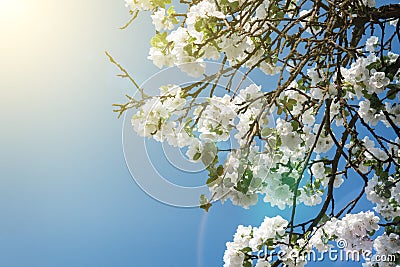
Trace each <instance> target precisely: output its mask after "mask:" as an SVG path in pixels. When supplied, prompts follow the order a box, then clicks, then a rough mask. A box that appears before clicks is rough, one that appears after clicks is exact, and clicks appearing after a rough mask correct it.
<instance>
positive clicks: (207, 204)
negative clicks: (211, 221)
mask: <svg viewBox="0 0 400 267" xmlns="http://www.w3.org/2000/svg"><path fill="white" fill-rule="evenodd" d="M211 206H212V204H211V203H210V202H209V201H208V199H207V197H206V196H205V195H204V194H203V195H201V196H200V208H201V209H204V210H205V211H206V212H208V210H209V209H210V207H211Z"/></svg>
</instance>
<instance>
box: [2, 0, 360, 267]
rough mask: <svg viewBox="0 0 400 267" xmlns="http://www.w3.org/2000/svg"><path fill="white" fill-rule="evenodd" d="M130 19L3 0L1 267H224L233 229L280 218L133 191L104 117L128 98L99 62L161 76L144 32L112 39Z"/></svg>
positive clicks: (105, 3)
mask: <svg viewBox="0 0 400 267" xmlns="http://www.w3.org/2000/svg"><path fill="white" fill-rule="evenodd" d="M128 18H129V15H128V11H127V9H126V8H125V7H124V1H122V0H121V1H115V0H102V1H95V0H87V1H79V0H70V1H51V0H18V1H16V0H0V36H1V37H0V38H1V39H0V55H1V61H0V92H1V94H0V125H1V126H0V127H1V128H0V136H1V138H0V216H1V218H0V266H1V267H3V266H4V267H55V266H57V267H63V266H65V267H67V266H68V267H71V266H74V267H92V266H93V267H94V266H96V267H97V266H99V267H100V266H104V267H117V266H121V267H124V266H132V267H133V266H141V267H147V266H149V267H150V266H165V267H180V266H189V267H192V266H197V267H211V266H222V255H223V252H224V250H225V242H227V241H230V240H231V239H232V235H233V233H234V231H235V229H236V227H237V225H238V224H245V225H248V224H254V225H259V224H260V223H261V221H262V220H263V218H264V216H265V215H268V216H273V215H275V214H276V213H277V210H276V209H272V208H270V207H269V205H265V204H263V203H260V204H259V205H257V206H256V207H255V208H253V209H251V210H243V209H241V208H238V207H233V206H232V205H230V204H229V203H226V204H225V205H223V206H221V205H220V204H216V205H215V207H213V208H212V209H211V210H210V212H209V213H208V214H205V213H204V212H203V210H200V209H195V208H193V209H184V208H175V207H171V206H167V205H164V204H162V203H160V202H157V201H155V200H154V199H152V198H150V197H149V196H147V195H146V194H145V193H144V192H142V191H141V190H140V189H139V187H138V186H137V185H136V184H135V182H134V181H133V179H132V177H131V175H130V173H129V171H128V169H127V167H126V164H125V161H124V156H123V150H122V141H121V132H122V120H118V119H117V118H116V114H114V113H113V112H112V107H111V104H113V103H116V102H121V101H124V98H123V95H124V94H126V93H128V94H132V88H131V86H130V84H128V82H127V81H124V80H122V79H120V78H118V77H115V75H116V74H117V73H118V71H117V70H116V69H115V67H114V66H113V65H111V63H109V62H108V60H107V58H106V57H105V55H104V51H106V50H107V51H109V52H110V53H111V54H112V55H113V56H114V57H115V58H116V59H117V60H118V61H119V62H120V63H121V64H122V65H124V66H125V67H126V68H127V69H128V70H129V72H130V73H132V74H133V76H134V77H135V79H136V80H137V81H138V82H139V83H141V82H143V81H145V80H146V79H147V78H148V77H150V76H151V75H152V74H154V73H155V72H156V71H157V70H158V69H157V68H155V67H154V66H153V65H152V64H151V62H149V61H147V60H146V58H147V53H148V47H149V42H148V40H149V39H150V37H151V35H152V30H151V22H150V20H149V19H148V18H145V17H140V18H139V19H138V21H136V22H135V23H134V24H133V25H132V26H131V27H130V28H128V29H127V30H125V31H121V30H118V27H120V26H122V25H123V24H124V23H125V22H126V21H127V20H128ZM255 80H257V77H256V79H255ZM137 166H138V168H140V162H138V163H137ZM343 190H347V191H343V198H345V195H346V194H347V192H348V191H349V190H348V189H343ZM363 203H364V204H362V205H361V207H363V206H366V205H368V204H367V202H365V201H364V202H363ZM310 211H311V210H310V209H305V208H303V207H300V209H299V211H298V218H299V219H300V218H301V217H304V218H305V217H307V216H309V214H310ZM311 212H312V211H311ZM285 214H286V215H287V211H286V212H284V213H283V215H285ZM314 266H318V264H315V265H314ZM337 266H339V265H337ZM346 266H347V265H346Z"/></svg>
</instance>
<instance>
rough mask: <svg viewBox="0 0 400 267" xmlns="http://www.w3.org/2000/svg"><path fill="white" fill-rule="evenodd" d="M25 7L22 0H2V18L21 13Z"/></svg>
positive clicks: (0, 5) (0, 18)
mask: <svg viewBox="0 0 400 267" xmlns="http://www.w3.org/2000/svg"><path fill="white" fill-rule="evenodd" d="M23 9H25V8H24V3H23V1H20V0H0V20H3V19H6V18H7V19H8V18H11V17H15V16H16V15H19V14H20V13H21V12H22V10H23Z"/></svg>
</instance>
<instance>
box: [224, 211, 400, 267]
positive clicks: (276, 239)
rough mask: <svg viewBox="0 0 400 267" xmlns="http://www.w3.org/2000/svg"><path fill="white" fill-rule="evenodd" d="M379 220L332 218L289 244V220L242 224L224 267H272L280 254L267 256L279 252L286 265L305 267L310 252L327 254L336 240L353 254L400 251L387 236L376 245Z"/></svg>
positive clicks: (351, 216) (363, 215)
mask: <svg viewBox="0 0 400 267" xmlns="http://www.w3.org/2000/svg"><path fill="white" fill-rule="evenodd" d="M378 221H379V217H377V216H375V215H374V214H373V212H360V213H357V214H347V215H346V216H344V217H343V218H342V219H337V218H332V219H331V220H329V221H327V222H326V223H325V224H324V225H322V226H320V227H318V228H315V229H314V230H313V231H312V232H310V234H308V235H306V236H308V238H298V239H297V240H296V242H295V244H291V245H289V242H288V241H289V231H288V229H287V228H288V221H286V220H285V219H283V218H282V217H280V216H277V217H273V218H268V217H266V218H265V219H264V221H263V222H262V223H261V225H260V227H252V226H247V227H244V226H242V225H240V226H239V227H238V228H237V231H236V233H235V235H234V239H233V242H228V243H227V244H226V247H227V249H226V251H225V254H224V262H225V264H224V267H241V266H246V264H247V263H246V262H248V265H249V266H253V265H252V264H253V263H254V264H255V266H256V267H259V266H268V267H269V266H271V265H270V264H271V262H272V261H273V260H275V259H276V255H273V253H269V255H266V254H268V251H274V252H277V255H278V257H279V259H280V260H281V261H282V262H283V263H284V264H285V265H286V266H304V265H305V264H306V263H307V257H306V255H307V253H310V252H311V251H312V250H313V249H317V250H318V251H319V252H326V251H328V249H330V248H332V247H333V245H332V242H331V241H335V240H336V241H337V240H340V241H341V242H345V244H346V245H347V246H346V247H345V248H344V249H345V250H349V251H361V252H362V251H372V246H373V245H374V247H375V249H376V251H377V252H378V253H379V252H384V250H386V251H385V252H388V248H393V249H396V248H398V246H396V245H394V244H391V243H390V242H391V241H390V240H391V239H389V238H387V237H386V236H382V237H380V238H377V239H376V240H375V243H373V241H372V239H371V235H372V233H373V232H374V231H376V230H378V229H379V225H378ZM393 238H394V235H392V239H393ZM396 240H397V239H396ZM397 242H398V241H397ZM342 248H343V247H342ZM260 250H262V253H260ZM252 256H253V257H252Z"/></svg>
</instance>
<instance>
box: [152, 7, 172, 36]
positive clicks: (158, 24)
mask: <svg viewBox="0 0 400 267" xmlns="http://www.w3.org/2000/svg"><path fill="white" fill-rule="evenodd" d="M151 18H152V20H153V24H154V26H155V28H156V30H157V31H161V30H172V29H173V28H174V24H173V23H172V21H170V20H169V19H168V17H167V16H165V9H164V8H160V9H159V10H158V11H156V12H154V14H153V15H151Z"/></svg>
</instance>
